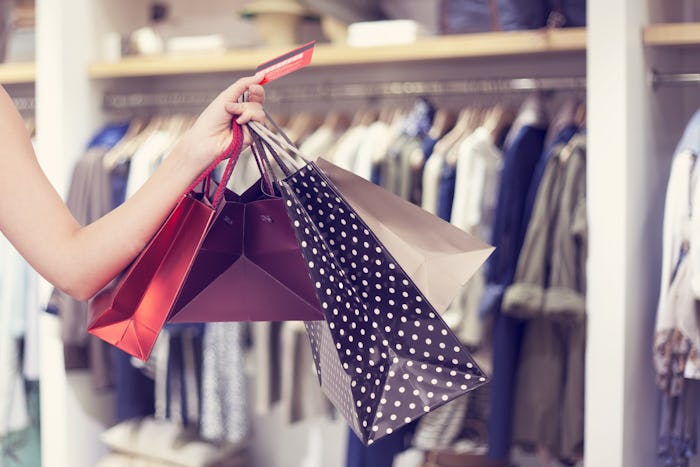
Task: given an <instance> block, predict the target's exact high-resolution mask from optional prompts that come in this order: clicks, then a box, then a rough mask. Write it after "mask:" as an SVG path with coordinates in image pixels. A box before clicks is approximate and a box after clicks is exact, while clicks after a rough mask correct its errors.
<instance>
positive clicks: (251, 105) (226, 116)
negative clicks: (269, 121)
mask: <svg viewBox="0 0 700 467" xmlns="http://www.w3.org/2000/svg"><path fill="white" fill-rule="evenodd" d="M262 78H263V74H262V73H259V74H257V75H255V76H248V77H245V78H241V79H239V80H238V81H236V82H235V83H233V84H232V85H231V86H229V87H228V88H227V89H226V90H224V91H223V92H222V93H221V94H219V95H218V96H217V97H216V98H215V99H214V100H213V101H212V102H211V104H209V105H208V106H207V108H206V109H204V111H203V112H202V113H201V114H200V115H199V117H198V118H197V120H196V121H195V123H194V125H192V128H190V130H189V131H188V132H187V133H186V134H185V135H184V136H183V138H182V142H181V143H182V144H183V145H184V152H185V153H186V154H188V156H189V157H191V160H192V161H193V162H194V163H195V164H197V166H198V167H200V168H201V169H202V170H203V169H204V168H205V167H207V166H208V165H209V164H210V163H211V162H212V161H213V160H214V159H215V158H216V157H217V156H219V155H220V154H221V153H222V152H223V151H225V150H226V148H227V147H228V146H229V144H230V143H231V137H232V135H231V119H233V120H234V121H235V122H236V123H238V124H241V125H242V124H245V123H247V122H249V121H251V120H256V121H258V122H262V121H264V119H265V112H264V111H263V107H262V104H263V103H264V102H265V91H264V89H263V87H262V86H261V85H260V84H258V83H260V81H261V80H262ZM246 91H248V96H247V97H248V101H247V102H238V101H239V98H240V97H241V96H243V94H244V93H245V92H246ZM243 130H244V135H245V139H244V145H247V144H250V141H251V137H250V134H249V132H248V129H247V128H246V127H244V128H243Z"/></svg>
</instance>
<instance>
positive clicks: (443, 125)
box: [428, 108, 457, 140]
mask: <svg viewBox="0 0 700 467" xmlns="http://www.w3.org/2000/svg"><path fill="white" fill-rule="evenodd" d="M456 121H457V116H456V115H455V114H454V112H452V111H450V110H447V109H445V108H440V109H437V111H435V117H433V124H432V126H431V127H430V130H428V136H429V137H430V138H432V139H434V140H439V139H440V138H442V137H443V136H445V134H446V133H447V131H448V130H449V129H450V128H452V127H453V126H454V125H455V122H456Z"/></svg>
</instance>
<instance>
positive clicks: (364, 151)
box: [352, 121, 390, 181]
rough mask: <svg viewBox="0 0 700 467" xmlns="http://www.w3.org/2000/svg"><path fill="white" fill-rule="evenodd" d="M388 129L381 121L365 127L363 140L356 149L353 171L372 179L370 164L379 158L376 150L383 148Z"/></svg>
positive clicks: (366, 178)
mask: <svg viewBox="0 0 700 467" xmlns="http://www.w3.org/2000/svg"><path fill="white" fill-rule="evenodd" d="M389 131H390V128H389V125H387V124H386V123H384V122H382V121H376V122H373V123H372V124H370V125H369V127H367V132H366V134H365V137H364V140H363V141H362V143H361V144H360V147H359V148H358V150H357V156H356V158H355V165H354V167H353V170H352V171H353V172H355V173H356V174H357V175H359V176H360V177H362V178H364V179H365V180H370V181H371V180H372V165H373V163H374V161H375V160H377V159H379V155H378V154H377V151H378V150H382V149H383V148H382V145H383V144H385V143H384V141H385V139H386V138H387V136H388V134H389Z"/></svg>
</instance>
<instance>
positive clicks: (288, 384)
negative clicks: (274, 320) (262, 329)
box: [280, 321, 333, 423]
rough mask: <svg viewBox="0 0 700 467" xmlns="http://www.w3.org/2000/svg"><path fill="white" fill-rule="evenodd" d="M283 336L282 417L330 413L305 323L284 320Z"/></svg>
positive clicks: (291, 418)
mask: <svg viewBox="0 0 700 467" xmlns="http://www.w3.org/2000/svg"><path fill="white" fill-rule="evenodd" d="M281 339H282V346H281V350H282V352H281V353H280V358H281V364H282V368H281V373H282V377H281V391H280V404H281V406H282V415H283V417H284V418H285V420H286V421H288V422H291V423H294V422H298V421H300V420H303V419H307V418H312V417H316V416H324V415H330V414H331V413H332V410H333V406H332V405H331V403H330V401H329V400H328V398H326V396H325V394H324V393H323V391H322V390H321V385H320V383H319V381H318V376H317V375H316V368H315V366H314V359H313V355H312V354H311V345H310V343H309V338H308V336H307V335H306V328H305V326H304V323H303V322H301V321H285V322H284V323H283V324H282V336H281Z"/></svg>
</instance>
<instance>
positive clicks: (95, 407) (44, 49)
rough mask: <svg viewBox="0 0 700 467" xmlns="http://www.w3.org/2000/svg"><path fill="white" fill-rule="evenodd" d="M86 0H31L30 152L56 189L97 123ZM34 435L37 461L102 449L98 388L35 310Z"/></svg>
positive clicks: (83, 456)
mask: <svg viewBox="0 0 700 467" xmlns="http://www.w3.org/2000/svg"><path fill="white" fill-rule="evenodd" d="M92 8H93V1H91V0H62V1H60V2H58V1H54V0H38V1H37V2H36V9H37V18H36V24H37V26H36V30H37V42H36V44H37V45H36V47H37V57H36V62H37V81H36V120H37V136H38V141H37V155H38V157H39V161H40V163H41V165H42V167H43V169H44V171H45V172H46V173H47V175H48V176H49V179H50V180H51V182H52V183H53V184H54V186H55V187H56V189H57V190H58V192H59V193H61V194H62V195H65V194H66V192H67V189H68V184H69V183H70V174H71V171H72V167H73V164H74V163H75V161H76V160H77V158H78V157H79V156H80V155H81V153H82V152H83V150H84V147H85V144H86V142H87V139H88V137H89V135H90V134H91V133H92V132H93V131H94V129H95V127H96V126H97V125H98V124H99V121H96V119H95V118H94V117H95V116H96V112H95V109H96V108H97V106H96V103H99V100H96V99H94V98H92V88H91V84H90V81H89V79H88V75H87V64H88V61H89V60H90V58H91V57H92V54H93V46H94V43H95V40H94V31H93V28H94V21H93V19H92ZM40 333H41V349H40V358H41V369H40V372H41V373H40V375H41V376H40V377H41V430H42V433H41V441H42V460H43V462H42V464H43V465H44V467H65V466H71V467H91V466H94V465H95V464H96V461H97V459H98V458H99V457H101V456H102V454H103V453H104V451H105V448H104V446H102V445H101V443H100V442H99V438H98V437H99V434H100V432H101V431H102V430H103V429H104V422H102V421H101V417H100V415H101V414H104V413H105V412H107V413H109V411H110V405H109V403H105V402H106V401H105V399H104V397H105V396H98V395H96V394H95V392H94V391H90V390H89V388H90V386H89V385H90V379H89V375H87V374H86V372H79V373H76V374H74V375H71V376H68V375H66V372H65V371H64V365H63V344H62V342H61V337H60V326H59V322H58V320H57V319H56V318H55V317H53V316H50V315H43V316H41V322H40Z"/></svg>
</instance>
